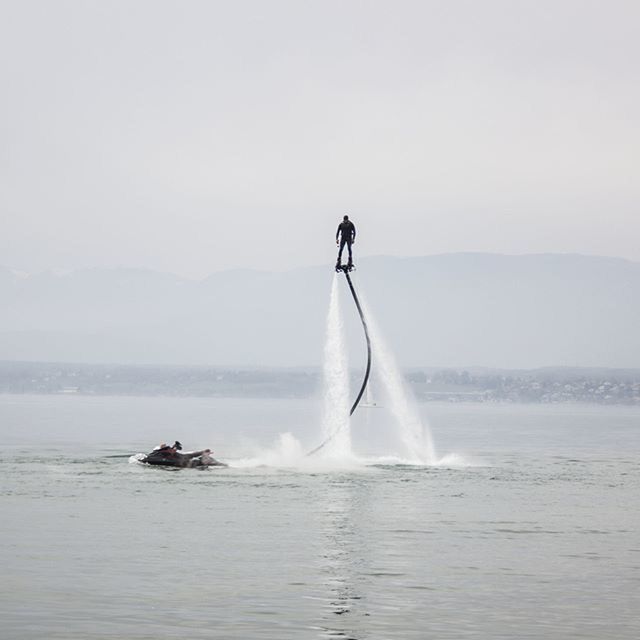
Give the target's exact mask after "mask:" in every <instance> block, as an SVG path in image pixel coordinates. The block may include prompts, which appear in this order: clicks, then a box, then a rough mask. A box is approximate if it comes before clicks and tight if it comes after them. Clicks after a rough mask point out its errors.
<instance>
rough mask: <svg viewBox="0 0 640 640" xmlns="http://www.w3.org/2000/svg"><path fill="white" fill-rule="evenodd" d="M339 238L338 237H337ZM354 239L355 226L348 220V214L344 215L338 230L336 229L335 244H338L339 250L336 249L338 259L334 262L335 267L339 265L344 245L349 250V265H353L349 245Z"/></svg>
mask: <svg viewBox="0 0 640 640" xmlns="http://www.w3.org/2000/svg"><path fill="white" fill-rule="evenodd" d="M338 238H340V239H338ZM355 241H356V226H355V225H354V224H353V222H351V220H349V216H344V217H343V218H342V222H341V223H340V224H339V225H338V230H337V231H336V244H338V245H340V250H339V251H338V261H337V262H336V267H339V266H340V265H341V264H342V250H343V249H344V245H345V244H346V245H347V249H348V250H349V266H350V267H351V266H352V265H353V253H352V252H351V245H352V244H354V243H355Z"/></svg>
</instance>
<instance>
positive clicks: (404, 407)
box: [362, 303, 437, 465]
mask: <svg viewBox="0 0 640 640" xmlns="http://www.w3.org/2000/svg"><path fill="white" fill-rule="evenodd" d="M362 306H363V309H364V313H365V317H366V320H367V327H368V328H369V337H370V339H371V347H372V352H373V362H374V363H375V371H376V372H377V375H378V377H379V379H380V382H381V383H382V385H383V387H384V389H385V391H386V393H387V395H388V405H389V409H390V410H391V413H392V414H393V416H394V418H395V420H396V423H397V425H398V428H399V432H400V438H401V440H402V443H403V444H404V446H405V449H406V453H407V455H408V456H409V460H410V461H411V462H412V463H414V464H427V465H432V464H435V463H436V461H437V458H436V452H435V448H434V445H433V439H432V437H431V431H430V430H429V426H428V425H423V424H422V421H421V419H420V415H419V413H418V408H417V407H416V405H415V401H414V400H413V398H411V397H410V395H409V392H408V391H407V389H406V386H405V383H404V380H403V378H402V374H401V373H400V370H399V369H398V366H397V365H396V362H395V359H394V357H393V355H392V354H391V352H390V351H389V349H388V348H387V346H386V345H385V343H384V340H383V339H382V336H381V335H380V331H379V329H378V327H377V325H376V323H375V321H374V320H373V316H372V314H371V311H370V309H369V308H368V307H367V305H366V304H364V303H363V305H362Z"/></svg>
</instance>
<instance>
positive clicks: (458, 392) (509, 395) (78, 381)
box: [0, 361, 640, 406]
mask: <svg viewBox="0 0 640 640" xmlns="http://www.w3.org/2000/svg"><path fill="white" fill-rule="evenodd" d="M352 375H353V377H354V382H355V381H357V380H358V379H359V376H360V372H359V371H354V372H353V374H352ZM404 375H405V380H406V382H407V385H408V387H409V389H410V390H411V392H412V393H413V395H414V397H415V398H416V399H417V400H418V401H420V402H433V401H440V402H441V401H444V402H474V403H486V402H492V403H502V402H518V403H519V402H522V403H540V404H557V403H571V402H579V403H587V404H601V405H632V406H640V369H603V368H574V367H545V368H542V369H530V370H506V369H485V368H480V367H470V368H466V369H462V368H461V369H456V368H446V369H445V368H441V369H438V368H429V367H412V368H410V369H406V370H405V372H404ZM321 384H322V380H321V372H320V370H319V369H318V368H312V367H309V368H304V367H292V368H268V367H262V368H248V367H229V366H226V367H205V366H177V365H165V366H155V365H114V364H78V363H60V362H22V361H20V362H15V361H12V362H7V361H0V393H2V394H37V395H52V394H57V395H91V396H169V397H217V398H265V399H267V398H308V397H312V396H313V395H315V394H317V393H318V392H319V390H320V388H321ZM374 390H375V381H374Z"/></svg>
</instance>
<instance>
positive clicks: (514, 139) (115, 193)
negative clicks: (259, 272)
mask: <svg viewBox="0 0 640 640" xmlns="http://www.w3.org/2000/svg"><path fill="white" fill-rule="evenodd" d="M0 7H1V9H0V87H1V91H2V97H1V100H0V264H2V265H5V266H10V267H13V268H16V269H21V270H25V271H29V272H34V271H39V270H44V269H49V268H78V267H91V266H131V267H148V268H152V269H158V270H164V271H171V272H175V273H179V274H183V275H187V276H193V277H202V276H205V275H207V274H208V273H211V272H213V271H218V270H222V269H227V268H234V267H238V266H247V267H254V268H260V269H284V268H287V267H297V266H301V265H307V264H319V263H322V262H329V263H331V262H332V261H333V260H334V259H335V258H334V252H335V245H334V243H333V235H334V233H335V227H336V225H337V223H338V222H339V220H340V218H341V217H342V215H343V214H344V213H349V214H350V215H351V217H352V218H353V220H354V221H355V223H356V225H357V227H358V231H359V234H360V235H359V238H358V242H357V243H356V247H355V248H356V250H357V252H360V253H361V254H365V255H375V254H381V253H384V254H391V255H399V256H402V255H425V254H432V253H441V252H450V251H491V252H503V253H529V252H547V251H552V252H555V251H558V252H580V253H590V254H601V255H611V256H621V257H627V258H631V259H634V260H640V242H638V239H639V238H640V207H639V203H640V179H639V177H640V176H639V173H640V169H639V168H640V82H639V80H640V78H639V77H638V76H639V75H640V74H639V70H640V38H639V37H638V33H640V3H639V2H637V1H635V0H632V1H629V2H623V1H615V0H613V1H612V0H607V1H602V2H594V1H591V2H590V1H588V0H548V1H545V0H535V1H532V2H527V1H518V0H504V1H491V0H485V1H477V0H473V1H468V2H467V1H456V0H446V1H442V2H435V1H429V0H422V1H416V2H399V1H397V0H394V1H393V2H391V1H388V2H380V1H370V2H356V1H352V2H349V1H348V0H343V1H340V2H330V1H327V0H322V1H317V2H305V1H304V0H295V1H291V2H276V1H269V2H266V1H259V2H237V1H234V2H231V1H229V0H227V1H224V2H213V1H202V2H197V1H188V0H180V1H176V2H168V1H164V0H150V1H139V0H138V1H136V0H126V1H124V2H118V1H114V0H109V1H95V2H91V1H88V0H83V1H61V0H55V1H52V0H46V1H29V0H14V1H7V0H2V1H1V2H0Z"/></svg>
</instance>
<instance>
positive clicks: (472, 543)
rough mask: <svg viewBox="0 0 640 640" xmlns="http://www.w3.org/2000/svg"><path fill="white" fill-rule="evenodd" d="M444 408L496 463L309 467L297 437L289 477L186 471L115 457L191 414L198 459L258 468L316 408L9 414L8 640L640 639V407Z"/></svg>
mask: <svg viewBox="0 0 640 640" xmlns="http://www.w3.org/2000/svg"><path fill="white" fill-rule="evenodd" d="M61 406H64V407H65V411H64V412H63V413H62V414H60V415H59V414H58V409H59V408H60V407H61ZM212 407H213V409H215V410H217V411H219V412H220V413H219V414H222V415H223V416H224V420H220V423H221V424H224V425H225V426H226V429H227V430H226V431H223V430H222V429H220V430H219V431H218V432H217V433H216V434H215V436H216V437H215V438H213V437H211V433H210V426H209V422H210V413H211V409H212ZM187 409H188V411H187ZM243 411H244V413H242V412H243ZM429 411H430V412H431V413H436V415H435V418H434V419H433V422H432V423H433V426H434V432H435V433H436V436H437V440H438V442H441V441H442V442H443V443H444V444H443V447H442V448H443V449H444V450H447V451H461V452H464V453H465V455H466V454H468V456H469V457H470V458H471V459H479V460H482V461H483V464H482V465H480V466H463V465H460V464H458V463H457V462H456V460H455V459H453V458H451V459H447V460H443V461H441V463H440V464H439V465H437V466H433V467H417V466H408V465H402V464H398V463H397V461H396V462H394V461H392V460H388V461H387V463H385V464H378V465H376V466H369V465H367V464H366V463H365V462H364V461H362V463H361V464H357V465H353V467H352V468H351V469H350V470H345V469H344V467H342V468H333V469H332V468H330V467H329V466H327V465H325V466H324V467H320V466H319V465H315V466H312V465H309V466H308V467H304V468H300V467H297V468H292V467H291V466H289V464H288V462H289V460H290V459H292V458H294V457H296V456H298V454H299V450H298V448H297V447H293V446H291V445H292V443H293V441H292V440H290V439H285V442H284V446H283V451H282V452H276V453H277V454H278V455H274V456H273V457H272V458H271V459H272V460H274V461H276V462H277V461H280V462H282V461H283V460H284V461H285V462H286V463H287V464H286V465H285V466H282V464H280V465H278V464H270V463H269V461H267V460H265V461H264V462H263V463H262V464H261V466H256V465H255V464H254V465H250V466H246V465H245V467H243V468H229V469H219V470H216V471H210V472H204V473H200V472H197V471H193V470H174V471H172V472H170V473H168V472H165V471H162V470H158V469H154V468H145V467H143V466H142V465H137V464H129V462H128V460H127V459H126V457H125V458H121V457H117V456H121V455H125V453H131V452H134V451H140V450H146V447H148V446H149V444H150V443H151V444H152V443H155V442H158V441H160V439H162V438H165V437H166V433H167V432H169V433H171V435H174V434H175V431H173V427H174V426H175V424H180V422H179V419H180V416H187V415H188V416H190V419H189V421H187V420H186V419H185V421H184V424H183V426H182V431H181V433H180V435H183V434H184V435H185V436H188V437H182V438H181V440H182V441H183V442H184V441H185V440H186V441H188V442H191V443H194V445H200V444H202V445H207V444H214V445H215V448H216V449H217V450H220V449H222V447H221V446H220V445H221V444H222V443H223V442H225V443H228V442H233V441H234V438H236V446H237V451H238V452H239V454H242V453H243V452H244V455H247V448H245V447H244V445H242V442H241V441H240V440H239V439H238V434H240V433H242V434H243V435H246V431H247V430H248V429H249V428H248V427H247V426H246V425H248V424H255V425H257V426H256V427H255V432H254V433H253V434H252V435H253V436H254V439H255V440H256V441H262V442H270V441H273V439H274V434H277V433H279V432H284V431H287V430H288V431H291V432H292V433H294V434H295V435H296V438H297V436H298V435H299V431H298V428H297V427H298V425H299V424H307V423H308V420H307V419H306V417H305V416H307V415H308V414H309V413H311V410H310V409H309V408H308V407H305V405H303V404H302V403H298V402H293V403H290V404H288V403H286V402H282V403H281V404H277V403H273V404H269V403H266V404H265V403H261V402H260V403H259V402H256V403H254V404H250V403H249V404H246V403H242V404H238V403H237V402H231V403H227V402H223V401H214V400H211V399H207V400H206V401H204V400H197V399H190V400H185V399H179V400H175V401H174V400H171V399H166V398H165V399H160V400H155V399H144V400H141V399H122V398H118V399H108V398H101V399H97V400H94V399H87V398H81V397H76V398H73V399H70V398H63V399H60V398H39V399H37V401H34V400H32V399H29V398H27V399H24V400H23V399H21V398H17V399H16V398H13V399H12V400H11V403H9V404H3V399H2V397H0V440H1V441H2V442H3V443H4V446H3V448H2V451H0V470H1V473H2V482H1V486H0V508H1V509H2V526H0V562H2V567H3V580H2V581H0V618H1V619H2V637H3V638H5V637H6V638H8V639H11V640H33V638H47V640H48V639H52V640H56V639H57V640H121V639H122V638H126V639H127V640H148V639H149V638H185V637H186V638H189V639H190V640H212V639H213V640H215V639H218V638H220V639H224V640H228V639H229V638H242V640H245V639H246V640H261V639H264V640H273V639H274V638H277V639H278V640H301V639H304V638H309V637H318V638H324V639H326V638H342V639H346V638H352V639H353V640H379V639H384V638H401V639H402V640H424V638H438V639H439V640H460V639H461V638H496V639H498V638H502V639H509V638H515V637H522V638H525V637H526V638H558V639H560V638H581V640H584V639H589V640H601V639H602V638H616V640H637V638H638V637H640V623H639V622H638V618H637V613H636V612H637V611H638V610H639V609H640V591H639V590H638V588H637V587H638V558H639V557H640V556H639V549H638V540H637V537H638V536H637V531H638V523H639V522H640V508H639V506H638V500H637V496H638V494H640V466H639V465H638V459H639V457H640V431H639V430H638V428H637V427H638V424H640V410H637V409H634V410H630V409H625V411H624V412H622V411H615V410H613V409H612V410H608V409H607V410H606V411H605V410H603V409H602V408H596V409H594V410H587V409H585V408H581V409H580V411H576V412H575V413H572V411H573V410H572V409H571V408H570V407H561V408H556V407H551V408H550V407H542V408H538V407H533V408H532V407H518V406H513V407H504V406H501V407H491V406H488V407H485V406H482V407H478V406H476V407H472V408H470V407H469V406H439V407H432V406H430V407H429ZM437 411H439V412H440V413H437ZM287 412H289V413H287ZM219 414H218V415H219ZM194 416H195V417H194ZM265 416H266V417H265ZM283 416H288V418H287V419H284V418H283ZM241 418H242V419H241ZM267 418H268V424H269V425H270V428H269V429H267V428H266V427H265V420H267ZM162 420H165V423H162V424H161V427H162V428H159V427H158V422H159V421H160V422H161V421H162ZM234 420H235V421H236V422H234ZM194 424H199V425H200V431H197V430H196V429H195V427H193V425H194ZM371 426H372V428H373V427H374V426H379V425H378V423H372V425H371ZM382 426H383V425H382ZM190 428H191V433H187V431H189V429H190ZM436 430H437V431H436ZM127 438H128V439H127ZM141 443H142V445H143V446H142V447H140V444H141ZM225 449H227V450H228V447H227V446H225ZM294 454H295V455H294Z"/></svg>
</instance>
